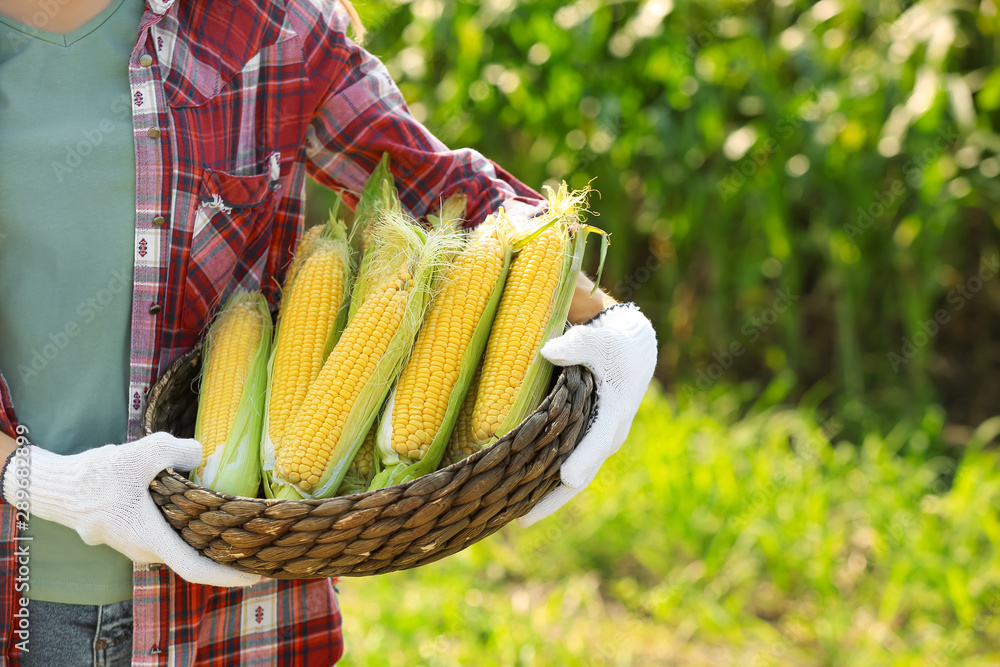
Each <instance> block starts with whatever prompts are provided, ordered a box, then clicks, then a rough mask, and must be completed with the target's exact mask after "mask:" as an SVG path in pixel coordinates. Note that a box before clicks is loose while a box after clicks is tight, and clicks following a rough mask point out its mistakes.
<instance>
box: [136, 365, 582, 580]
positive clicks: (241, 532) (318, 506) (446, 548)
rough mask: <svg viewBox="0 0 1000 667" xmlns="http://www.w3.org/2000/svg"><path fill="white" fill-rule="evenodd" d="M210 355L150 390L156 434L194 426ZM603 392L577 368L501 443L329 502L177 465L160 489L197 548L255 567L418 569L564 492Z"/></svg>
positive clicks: (149, 423)
mask: <svg viewBox="0 0 1000 667" xmlns="http://www.w3.org/2000/svg"><path fill="white" fill-rule="evenodd" d="M200 360H201V352H200V349H198V348H196V349H194V350H192V351H191V352H189V353H188V354H186V355H184V356H183V357H181V358H180V359H178V360H177V361H176V362H175V363H174V364H173V365H172V366H171V367H170V368H169V369H167V371H166V373H164V374H163V376H162V377H161V378H160V379H159V380H158V381H157V382H156V384H155V385H154V386H153V388H152V389H151V390H150V393H149V402H148V405H147V407H146V412H145V414H144V415H143V424H142V425H143V431H144V432H145V434H149V433H153V432H154V431H168V432H170V433H173V434H174V435H177V436H181V437H190V436H191V435H192V434H193V433H194V423H195V416H196V413H197V393H196V386H197V381H198V377H199V374H200V363H199V362H200ZM593 388H594V383H593V376H592V375H591V374H590V371H588V370H587V369H586V368H583V367H581V366H570V367H568V368H565V369H563V370H562V371H561V372H560V373H559V374H558V375H557V376H556V378H555V381H554V383H553V387H552V390H551V392H550V393H549V395H548V396H547V397H546V398H545V400H544V401H543V402H542V404H541V406H540V407H539V408H538V410H536V411H535V412H534V413H532V414H531V415H529V416H528V418H527V419H525V420H524V421H523V422H522V423H521V424H520V425H519V426H518V427H517V428H515V429H514V430H513V431H511V432H510V433H508V434H507V435H505V436H504V437H503V438H501V439H500V440H499V441H498V442H497V443H496V444H494V445H492V446H491V447H489V448H487V449H484V450H482V451H480V452H477V453H476V454H473V455H472V456H470V457H469V458H467V459H465V460H464V461H461V462H459V463H456V464H453V465H450V466H448V467H447V468H443V469H441V470H438V471H437V472H434V473H432V474H430V475H425V476H424V477H420V478H418V479H415V480H413V481H411V482H407V483H405V484H399V485H397V486H392V487H389V488H386V489H379V490H378V491H369V492H367V493H360V494H356V495H351V496H344V497H337V498H327V499H323V500H265V499H260V498H239V497H235V496H230V495H227V494H224V493H218V492H216V491H212V490H211V489H207V488H205V487H203V486H198V485H197V484H195V483H193V482H191V481H190V480H188V479H187V478H186V477H184V476H182V475H179V474H177V473H176V472H174V471H173V470H171V469H167V470H164V471H163V472H161V473H160V474H159V475H158V476H157V477H156V479H154V480H153V482H152V483H151V484H150V489H151V491H152V496H153V499H154V500H155V501H156V503H157V504H158V505H159V506H160V509H161V510H162V511H163V514H164V516H165V517H166V518H167V521H169V522H170V524H171V525H172V526H173V527H174V528H176V529H177V530H178V531H179V532H180V534H181V536H182V537H183V538H184V540H185V541H186V542H187V543H188V544H190V545H191V546H192V547H194V548H195V549H197V550H199V551H200V552H201V553H203V554H205V555H206V556H208V557H209V558H212V559H213V560H216V561H218V562H221V563H227V564H230V565H232V566H233V567H234V568H236V569H238V570H242V571H244V572H253V573H255V574H260V575H263V576H266V577H271V578H275V579H308V578H313V577H333V576H341V577H350V576H366V575H371V574H382V573H384V572H394V571H396V570H406V569H409V568H412V567H418V566H420V565H425V564H427V563H432V562H434V561H436V560H440V559H442V558H444V557H446V556H450V555H451V554H453V553H456V552H458V551H461V550H462V549H464V548H465V547H467V546H469V545H470V544H473V543H474V542H478V541H479V540H481V539H483V538H484V537H486V536H488V535H491V534H492V533H494V532H496V531H497V530H499V529H500V528H501V527H502V526H503V525H504V524H506V523H508V522H510V521H512V520H514V519H515V518H517V517H519V516H522V515H523V514H525V513H527V512H528V510H530V509H531V508H532V507H534V505H535V503H537V502H538V501H539V500H540V499H541V498H542V497H543V496H544V495H546V494H547V493H548V492H549V491H551V490H552V489H554V488H555V487H556V486H557V485H558V484H559V466H560V465H562V462H563V461H564V460H565V458H566V457H567V456H569V454H570V452H572V451H573V448H574V447H576V445H577V443H578V442H579V441H580V438H581V437H582V436H583V434H584V432H585V431H586V427H587V425H588V424H589V422H590V417H591V412H592V410H593V407H594V401H595V399H596V395H595V394H594V391H593Z"/></svg>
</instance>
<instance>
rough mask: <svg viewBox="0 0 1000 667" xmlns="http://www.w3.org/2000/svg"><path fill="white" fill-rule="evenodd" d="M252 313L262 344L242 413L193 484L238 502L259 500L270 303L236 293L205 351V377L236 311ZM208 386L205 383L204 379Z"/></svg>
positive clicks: (199, 424)
mask: <svg viewBox="0 0 1000 667" xmlns="http://www.w3.org/2000/svg"><path fill="white" fill-rule="evenodd" d="M238 308H239V309H245V308H250V309H253V310H254V311H255V313H256V314H257V315H258V316H259V322H260V332H259V339H258V343H257V345H256V350H255V351H254V354H253V357H252V359H251V362H250V366H249V369H248V371H247V373H246V376H245V378H244V380H243V389H242V392H241V393H240V401H239V408H238V409H237V412H236V417H235V419H234V420H233V423H232V425H231V426H230V429H229V433H228V436H227V438H226V442H225V444H223V445H219V446H218V447H216V449H215V451H214V452H212V454H210V455H209V456H208V457H207V458H206V460H205V462H204V464H203V465H202V466H199V467H198V468H197V469H195V470H194V471H192V473H191V480H192V481H194V482H195V483H196V484H201V485H202V486H206V487H208V488H210V489H214V490H216V491H220V492H223V493H229V494H232V495H234V496H247V497H251V498H252V497H255V496H256V495H257V491H258V489H259V488H260V480H261V470H260V455H259V447H260V434H261V428H262V425H263V418H264V414H263V413H264V397H265V391H266V388H267V359H268V356H269V353H270V345H271V313H270V311H269V310H268V306H267V300H266V299H265V298H264V296H263V295H262V294H261V293H260V292H247V291H245V290H236V291H235V292H234V293H233V294H232V295H231V296H230V297H229V299H228V300H227V301H226V303H225V305H224V306H223V308H222V310H221V311H220V313H219V315H218V316H217V317H216V319H215V321H214V322H213V323H212V328H211V329H210V330H209V333H208V338H207V340H206V342H205V347H204V350H203V351H202V369H203V373H204V372H206V371H207V369H208V368H209V365H210V363H211V360H212V354H213V352H214V351H215V350H216V347H217V346H218V345H222V344H225V341H223V340H222V339H221V337H220V335H219V331H220V330H221V328H222V326H223V324H224V323H225V320H226V318H227V317H229V316H232V314H233V313H234V312H235V310H236V309H238ZM203 381H204V377H203ZM206 395H207V392H204V391H203V392H202V394H201V396H200V399H199V402H198V416H197V421H196V424H195V436H194V437H195V439H197V440H199V441H200V440H201V439H202V431H203V428H204V411H205V404H206V401H205V400H204V398H205V396H206Z"/></svg>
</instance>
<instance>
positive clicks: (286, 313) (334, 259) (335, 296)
mask: <svg viewBox="0 0 1000 667" xmlns="http://www.w3.org/2000/svg"><path fill="white" fill-rule="evenodd" d="M345 268H346V267H344V257H343V255H342V254H341V253H340V252H338V251H337V250H336V249H335V248H334V247H330V246H320V247H317V248H316V249H315V250H314V251H313V252H312V253H310V255H309V257H308V258H306V259H305V260H304V261H303V262H302V263H301V265H300V266H299V267H298V270H297V273H296V279H295V280H294V281H293V282H292V283H291V285H290V289H289V290H288V291H287V293H286V294H285V297H284V302H283V304H282V306H283V308H282V309H283V322H282V324H281V328H280V329H279V330H278V336H277V340H276V341H275V351H274V369H273V371H272V377H271V395H270V403H269V404H268V409H267V431H268V435H269V437H270V438H271V440H272V441H273V442H276V443H277V442H280V441H281V438H282V437H283V436H284V434H285V429H286V427H287V424H288V422H289V421H290V420H291V418H292V417H293V416H294V415H295V413H296V412H297V411H298V409H299V407H300V406H301V405H302V400H303V399H304V398H305V395H306V390H307V389H308V388H309V384H310V383H311V382H312V381H313V380H314V379H315V378H316V375H317V374H318V373H319V370H320V367H321V366H322V365H323V348H324V345H325V344H326V338H327V334H328V332H329V331H330V328H331V327H332V326H333V324H334V322H335V321H336V319H337V313H338V311H339V310H340V304H341V303H342V302H343V300H344V291H345V289H346V285H345V284H344V276H345Z"/></svg>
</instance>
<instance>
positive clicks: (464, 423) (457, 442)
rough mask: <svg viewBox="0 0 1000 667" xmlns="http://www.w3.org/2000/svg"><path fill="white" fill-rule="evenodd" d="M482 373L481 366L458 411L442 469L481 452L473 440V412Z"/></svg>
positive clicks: (442, 460)
mask: <svg viewBox="0 0 1000 667" xmlns="http://www.w3.org/2000/svg"><path fill="white" fill-rule="evenodd" d="M482 373H483V366H482V364H480V365H479V367H478V368H476V374H475V375H473V376H472V382H471V383H470V384H469V389H468V390H467V391H466V392H465V399H464V400H463V401H462V409H461V410H459V411H458V419H456V420H455V428H453V429H452V431H451V438H450V439H449V440H448V449H446V450H445V453H444V456H443V457H442V458H441V466H442V467H444V466H449V465H451V464H452V463H458V462H459V461H461V460H462V459H464V458H467V457H469V456H472V455H473V454H475V453H476V452H478V451H479V447H476V444H475V443H474V442H473V440H472V410H473V409H474V408H475V407H476V387H478V386H479V378H480V377H481V376H482Z"/></svg>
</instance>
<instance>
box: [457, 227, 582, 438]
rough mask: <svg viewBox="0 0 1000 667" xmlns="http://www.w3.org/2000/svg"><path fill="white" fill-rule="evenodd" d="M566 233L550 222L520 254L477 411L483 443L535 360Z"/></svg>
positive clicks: (496, 325)
mask: <svg viewBox="0 0 1000 667" xmlns="http://www.w3.org/2000/svg"><path fill="white" fill-rule="evenodd" d="M565 247H566V237H565V234H564V233H563V232H562V231H561V230H560V229H559V228H558V227H555V226H553V227H549V228H548V229H546V230H545V231H544V232H543V233H542V234H540V235H539V236H538V238H536V239H534V240H533V241H531V242H530V243H528V244H527V245H526V246H525V247H524V248H523V249H522V250H521V251H520V252H519V253H518V254H517V255H515V256H514V259H513V261H512V262H511V265H510V272H509V274H508V276H507V284H506V285H505V286H504V291H503V296H502V297H501V299H500V305H499V307H498V308H497V316H496V319H495V320H494V322H493V329H492V330H491V331H490V338H489V342H488V343H487V344H486V354H485V355H484V356H483V373H482V378H481V379H480V382H479V385H478V387H477V392H476V405H475V408H474V409H473V412H472V436H473V441H474V442H475V443H476V445H478V446H480V447H481V446H483V445H485V444H487V443H488V442H489V441H490V439H492V438H493V437H494V435H495V434H496V433H497V430H498V429H499V427H500V424H501V422H503V420H504V417H506V416H507V413H508V412H509V411H510V408H511V406H512V405H513V403H514V398H515V396H516V395H517V390H518V389H519V388H520V386H521V382H522V380H524V376H525V374H526V373H527V372H528V367H529V366H530V365H531V364H532V363H533V362H534V361H535V357H536V355H537V354H538V349H539V348H540V346H541V344H542V335H543V333H544V331H545V328H546V325H547V324H548V321H549V316H550V312H551V308H552V303H553V298H554V296H555V292H556V289H557V287H558V285H559V280H560V272H561V266H562V257H563V253H564V252H565Z"/></svg>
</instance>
